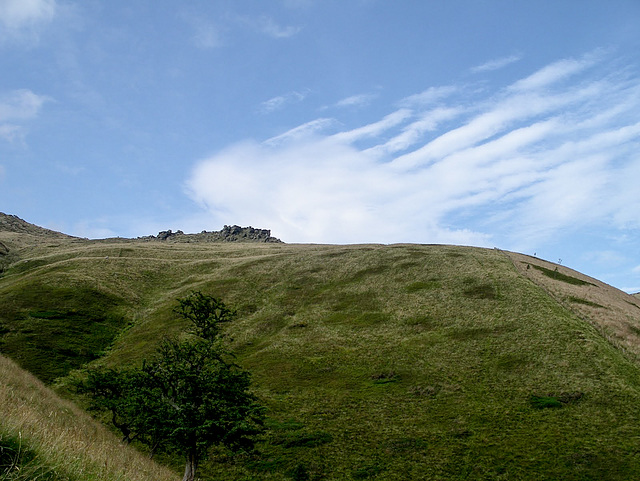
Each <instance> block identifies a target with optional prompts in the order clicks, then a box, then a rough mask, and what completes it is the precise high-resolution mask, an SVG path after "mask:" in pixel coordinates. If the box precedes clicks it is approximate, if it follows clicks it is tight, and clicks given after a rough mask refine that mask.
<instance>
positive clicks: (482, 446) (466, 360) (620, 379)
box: [0, 239, 640, 480]
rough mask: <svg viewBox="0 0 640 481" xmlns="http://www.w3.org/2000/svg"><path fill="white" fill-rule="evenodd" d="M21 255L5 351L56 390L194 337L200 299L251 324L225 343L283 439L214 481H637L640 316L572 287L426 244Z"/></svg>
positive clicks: (7, 305) (238, 327) (58, 243)
mask: <svg viewBox="0 0 640 481" xmlns="http://www.w3.org/2000/svg"><path fill="white" fill-rule="evenodd" d="M0 241H2V239H0ZM3 242H4V241H3ZM5 244H8V242H5ZM9 248H11V246H9ZM16 255H18V256H19V258H20V260H19V261H18V262H14V263H12V264H11V265H10V266H9V267H8V268H7V270H6V271H5V273H4V276H3V277H2V278H0V298H1V299H2V304H0V322H1V323H2V326H3V328H4V336H3V344H2V345H1V346H0V349H1V350H2V352H3V353H5V354H6V355H9V356H11V357H12V358H14V359H16V360H18V362H19V363H20V364H21V365H22V366H25V367H27V368H28V369H29V370H31V371H33V372H36V373H38V375H39V376H40V377H41V378H42V379H45V380H47V381H49V382H53V381H54V380H55V379H56V378H58V377H59V376H65V375H66V374H67V373H68V372H69V371H70V370H71V369H74V368H78V367H82V366H83V365H85V364H86V363H87V362H100V363H106V364H109V365H124V364H130V363H134V364H135V363H139V362H141V360H142V359H143V358H144V357H145V356H148V355H149V354H150V353H151V352H152V350H153V349H154V347H155V345H156V343H157V342H158V341H159V339H161V338H162V336H164V335H170V334H172V333H177V332H179V331H180V330H181V329H182V328H183V327H184V326H181V325H179V324H177V323H176V321H175V317H174V316H173V315H172V313H171V309H172V307H173V306H174V303H175V299H176V298H177V297H180V296H182V295H184V294H186V293H187V292H189V291H190V290H193V289H196V290H201V291H203V292H205V293H208V294H212V295H215V296H218V297H221V298H222V299H223V300H224V301H225V302H226V303H228V304H230V305H232V306H234V307H236V308H237V309H238V312H239V317H238V320H237V321H235V322H234V323H232V325H230V326H229V327H228V332H229V334H230V336H231V337H232V338H233V343H234V347H235V350H236V352H237V353H238V362H239V363H240V364H241V365H242V366H243V367H245V368H247V369H249V370H250V371H251V372H252V373H253V380H254V384H255V388H256V391H257V393H258V395H259V396H260V398H261V399H262V400H263V402H264V403H265V405H266V406H267V407H268V409H269V417H270V421H269V423H268V428H269V429H268V430H267V432H266V433H265V435H264V437H263V439H262V441H261V443H260V444H259V446H258V448H259V454H258V455H254V456H236V457H232V456H230V455H228V454H227V453H224V452H214V453H213V457H212V460H211V462H209V463H208V464H207V465H206V466H204V467H203V469H204V471H203V474H204V475H205V479H229V480H231V479H234V480H235V479H292V478H294V476H298V479H379V480H383V479H384V480H407V479H416V480H418V479H442V480H445V479H487V480H488V479H536V480H544V479H548V480H552V479H563V480H587V479H594V480H595V479H611V480H614V479H620V480H623V479H624V480H626V479H634V478H637V477H638V476H640V455H639V453H640V442H639V441H640V410H638V409H637V406H638V405H640V404H639V403H640V371H639V369H638V364H637V362H636V360H635V359H636V351H635V350H634V349H636V347H634V346H635V344H634V343H633V342H632V343H628V344H624V343H623V342H622V341H624V339H623V338H624V334H623V333H624V332H626V331H629V332H633V330H634V329H640V316H639V315H638V313H640V308H638V305H640V304H638V300H637V299H635V298H633V297H632V296H627V297H625V295H623V294H620V295H622V298H621V299H622V300H621V303H618V302H617V301H616V302H614V301H613V300H611V297H610V295H609V294H607V295H605V294H602V296H604V297H602V298H600V297H598V296H599V295H600V294H599V292H600V291H598V289H601V290H602V291H604V290H606V289H610V288H608V286H604V285H600V284H599V283H597V282H591V281H585V282H586V283H585V284H581V283H579V282H578V283H576V281H575V280H576V279H578V280H581V279H582V280H583V278H584V276H581V275H579V274H578V273H575V272H572V271H569V270H567V269H564V268H561V272H560V271H558V274H555V270H554V269H555V268H554V267H553V266H550V265H549V264H547V263H544V262H543V261H540V260H538V259H533V258H524V256H522V257H517V255H514V254H509V253H503V252H501V251H498V250H487V249H476V248H463V247H451V246H421V245H395V246H380V245H361V246H320V245H318V246H315V245H287V244H187V243H161V242H141V241H124V240H107V241H80V240H72V239H56V240H55V241H48V242H45V243H41V244H38V245H29V246H26V245H23V246H21V247H20V248H18V249H16ZM514 256H515V257H514ZM527 266H528V268H527ZM544 269H546V270H547V271H548V272H546V271H545V270H544ZM538 274H540V276H538ZM560 274H562V275H560ZM615 292H616V295H618V294H617V293H618V292H619V291H615ZM596 293H598V294H596ZM594 296H595V297H594ZM592 299H599V302H598V300H592ZM589 303H591V304H589ZM613 304H615V306H617V307H616V309H617V308H618V307H619V309H620V311H617V310H615V309H614V308H613V307H612V306H613ZM612 313H615V316H614V315H613V314H612ZM616 316H617V317H616ZM620 326H624V327H620ZM78 339H80V341H78ZM87 346H91V347H90V348H88V347H87ZM23 349H24V350H23ZM83 349H84V350H83ZM44 353H48V354H44ZM92 356H93V358H92ZM65 363H66V364H65ZM304 476H306V478H305V477H304Z"/></svg>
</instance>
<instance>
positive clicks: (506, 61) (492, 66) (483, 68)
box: [471, 55, 522, 73]
mask: <svg viewBox="0 0 640 481" xmlns="http://www.w3.org/2000/svg"><path fill="white" fill-rule="evenodd" d="M520 59H522V55H510V56H508V57H502V58H497V59H494V60H490V61H488V62H486V63H483V64H482V65H478V66H476V67H473V68H472V69H471V71H472V72H473V73H480V72H490V71H493V70H499V69H501V68H503V67H506V66H507V65H510V64H512V63H514V62H518V61H519V60H520Z"/></svg>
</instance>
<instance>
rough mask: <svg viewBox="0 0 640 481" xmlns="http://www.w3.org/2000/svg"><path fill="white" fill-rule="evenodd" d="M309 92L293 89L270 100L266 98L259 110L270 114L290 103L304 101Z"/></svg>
mask: <svg viewBox="0 0 640 481" xmlns="http://www.w3.org/2000/svg"><path fill="white" fill-rule="evenodd" d="M307 94H308V92H306V91H302V92H298V91H292V92H287V93H286V94H283V95H278V96H276V97H272V98H270V99H269V100H265V101H264V102H262V103H261V104H260V107H259V110H260V112H262V113H264V114H269V113H271V112H274V111H276V110H280V109H282V108H284V107H285V106H286V105H288V104H294V103H298V102H302V101H303V100H304V99H305V98H306V97H307Z"/></svg>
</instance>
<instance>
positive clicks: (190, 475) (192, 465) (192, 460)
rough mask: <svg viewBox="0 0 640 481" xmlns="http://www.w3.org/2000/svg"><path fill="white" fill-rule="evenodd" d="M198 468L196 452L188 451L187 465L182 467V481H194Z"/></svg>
mask: <svg viewBox="0 0 640 481" xmlns="http://www.w3.org/2000/svg"><path fill="white" fill-rule="evenodd" d="M197 467H198V456H197V454H196V450H195V449H194V450H190V451H189V452H188V453H187V464H186V466H185V467H184V477H183V478H182V481H195V479H196V469H197Z"/></svg>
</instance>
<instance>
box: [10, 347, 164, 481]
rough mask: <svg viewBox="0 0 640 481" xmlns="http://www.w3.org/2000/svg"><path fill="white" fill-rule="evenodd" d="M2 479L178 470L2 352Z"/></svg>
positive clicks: (147, 475)
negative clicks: (129, 442) (126, 441)
mask: <svg viewBox="0 0 640 481" xmlns="http://www.w3.org/2000/svg"><path fill="white" fill-rule="evenodd" d="M0 406H1V408H0V409H1V413H2V418H1V421H0V479H1V480H35V479H38V480H43V481H76V480H77V481H87V480H89V481H91V480H95V481H134V480H138V481H161V480H170V479H175V478H176V477H177V476H176V474H175V473H173V472H170V471H169V470H167V469H165V468H162V467H161V466H159V465H157V464H155V463H152V462H151V461H149V460H148V459H147V458H146V457H145V456H143V455H142V454H140V453H138V452H137V451H135V450H134V449H133V448H129V447H125V446H123V445H122V444H120V443H119V441H118V439H117V438H116V437H115V436H114V435H113V434H112V433H111V432H109V431H107V430H106V429H105V428H104V427H103V426H102V425H100V424H99V423H98V422H97V421H95V420H93V419H92V418H91V417H90V416H89V415H88V414H86V413H85V412H83V411H82V410H80V409H79V408H78V407H76V406H75V405H73V404H72V403H70V402H68V401H64V400H62V399H60V398H59V397H57V396H56V395H55V394H54V393H53V392H52V391H51V390H50V389H48V388H47V387H45V386H44V385H43V384H42V382H40V381H39V380H37V379H36V378H34V377H33V376H32V375H30V374H29V373H27V372H25V371H24V370H22V369H20V368H19V367H18V366H17V365H16V364H15V363H14V362H12V361H10V360H9V359H7V358H5V357H3V356H0Z"/></svg>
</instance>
